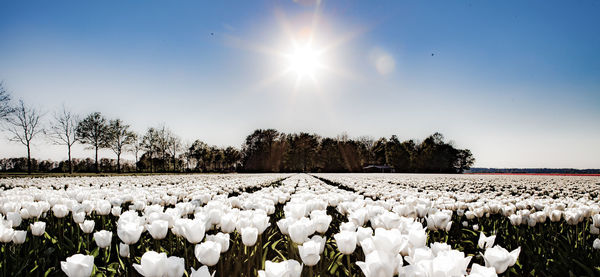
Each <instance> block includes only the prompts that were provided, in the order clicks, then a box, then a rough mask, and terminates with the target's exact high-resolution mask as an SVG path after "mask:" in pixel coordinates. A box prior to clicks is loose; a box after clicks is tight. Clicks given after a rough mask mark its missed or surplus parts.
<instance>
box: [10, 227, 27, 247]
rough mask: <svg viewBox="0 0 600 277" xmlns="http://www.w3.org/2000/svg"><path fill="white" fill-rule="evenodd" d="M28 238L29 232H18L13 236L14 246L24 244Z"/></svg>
mask: <svg viewBox="0 0 600 277" xmlns="http://www.w3.org/2000/svg"><path fill="white" fill-rule="evenodd" d="M25 238H27V231H22V230H16V231H15V232H14V234H13V238H12V241H13V243H14V244H23V243H24V242H25Z"/></svg>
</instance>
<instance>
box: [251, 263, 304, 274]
mask: <svg viewBox="0 0 600 277" xmlns="http://www.w3.org/2000/svg"><path fill="white" fill-rule="evenodd" d="M301 274H302V265H301V264H300V263H299V262H298V261H296V260H286V261H282V262H279V263H274V262H271V261H266V262H265V270H259V271H258V276H259V277H300V275H301Z"/></svg>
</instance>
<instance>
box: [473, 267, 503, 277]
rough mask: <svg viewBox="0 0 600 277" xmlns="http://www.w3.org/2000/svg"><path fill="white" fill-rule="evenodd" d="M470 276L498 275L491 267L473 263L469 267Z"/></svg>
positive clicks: (491, 276)
mask: <svg viewBox="0 0 600 277" xmlns="http://www.w3.org/2000/svg"><path fill="white" fill-rule="evenodd" d="M469 276H470V277H498V274H496V269H495V268H493V267H485V266H481V265H479V264H473V266H472V267H471V272H470V273H469Z"/></svg>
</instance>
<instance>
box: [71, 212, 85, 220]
mask: <svg viewBox="0 0 600 277" xmlns="http://www.w3.org/2000/svg"><path fill="white" fill-rule="evenodd" d="M84 220H85V213H84V212H78V213H73V221H75V223H83V221H84Z"/></svg>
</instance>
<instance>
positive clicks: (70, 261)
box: [60, 254, 94, 277]
mask: <svg viewBox="0 0 600 277" xmlns="http://www.w3.org/2000/svg"><path fill="white" fill-rule="evenodd" d="M60 268H61V269H62V271H63V272H64V273H65V274H66V275H67V276H69V277H88V276H90V275H92V270H93V269H94V256H88V255H83V254H75V255H73V256H71V257H68V258H67V260H66V261H64V262H60Z"/></svg>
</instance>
